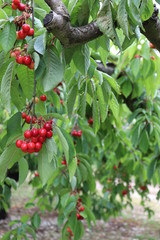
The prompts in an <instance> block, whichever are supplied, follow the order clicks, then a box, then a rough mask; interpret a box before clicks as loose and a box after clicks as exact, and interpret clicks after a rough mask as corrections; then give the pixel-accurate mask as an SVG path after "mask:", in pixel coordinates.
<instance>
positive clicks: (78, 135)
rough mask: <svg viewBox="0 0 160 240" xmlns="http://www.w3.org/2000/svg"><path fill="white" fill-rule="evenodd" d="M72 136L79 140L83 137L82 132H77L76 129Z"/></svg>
mask: <svg viewBox="0 0 160 240" xmlns="http://www.w3.org/2000/svg"><path fill="white" fill-rule="evenodd" d="M71 134H72V136H73V137H79V138H81V136H82V130H78V131H77V130H76V129H74V130H73V131H72V133H71Z"/></svg>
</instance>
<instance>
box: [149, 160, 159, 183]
mask: <svg viewBox="0 0 160 240" xmlns="http://www.w3.org/2000/svg"><path fill="white" fill-rule="evenodd" d="M156 166H157V159H156V158H154V159H153V160H152V161H151V162H150V164H149V166H148V171H147V177H148V180H149V181H150V180H151V178H152V177H153V175H154V173H155V170H156Z"/></svg>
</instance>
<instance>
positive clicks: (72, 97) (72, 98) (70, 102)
mask: <svg viewBox="0 0 160 240" xmlns="http://www.w3.org/2000/svg"><path fill="white" fill-rule="evenodd" d="M77 93H78V86H77V83H76V84H74V85H73V86H72V88H71V89H70V91H69V93H68V94H67V110H68V116H69V118H71V116H72V113H73V110H74V105H75V102H76V97H77Z"/></svg>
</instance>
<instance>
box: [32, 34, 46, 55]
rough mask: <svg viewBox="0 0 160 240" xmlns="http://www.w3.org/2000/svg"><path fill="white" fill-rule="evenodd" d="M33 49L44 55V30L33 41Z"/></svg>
mask: <svg viewBox="0 0 160 240" xmlns="http://www.w3.org/2000/svg"><path fill="white" fill-rule="evenodd" d="M34 49H35V51H36V52H37V53H39V54H42V55H44V53H45V50H46V32H45V33H44V34H42V35H40V36H39V37H37V39H36V41H35V43H34Z"/></svg>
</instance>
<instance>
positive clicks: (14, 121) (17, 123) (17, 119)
mask: <svg viewBox="0 0 160 240" xmlns="http://www.w3.org/2000/svg"><path fill="white" fill-rule="evenodd" d="M21 121H22V114H21V113H20V112H18V113H16V114H14V115H13V116H12V117H11V118H10V119H9V120H8V122H7V137H8V141H7V142H8V143H9V142H10V141H13V140H14V138H15V137H17V136H20V135H21V134H22V127H21ZM13 129H14V131H13Z"/></svg>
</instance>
